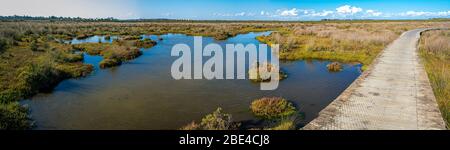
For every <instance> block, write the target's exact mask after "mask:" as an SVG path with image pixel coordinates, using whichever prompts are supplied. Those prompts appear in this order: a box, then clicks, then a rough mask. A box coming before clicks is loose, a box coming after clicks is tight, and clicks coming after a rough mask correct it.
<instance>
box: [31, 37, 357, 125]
mask: <svg viewBox="0 0 450 150" xmlns="http://www.w3.org/2000/svg"><path fill="white" fill-rule="evenodd" d="M261 34H269V32H263V33H248V34H241V35H238V36H236V37H233V38H230V39H228V40H226V41H215V40H213V39H212V38H204V39H203V43H204V44H207V43H210V42H215V43H219V44H225V43H243V44H248V43H254V44H259V42H258V41H257V40H256V39H255V37H256V36H258V35H261ZM161 37H162V38H163V40H161V41H158V40H157V39H158V37H157V36H153V35H149V36H144V38H152V39H154V40H156V41H158V44H157V45H156V46H154V47H152V48H150V49H142V51H143V55H142V56H140V57H138V58H137V59H134V60H132V61H129V62H126V63H124V64H122V65H121V66H119V67H115V68H110V69H99V68H98V63H99V62H100V61H101V60H102V57H101V56H89V55H85V60H84V61H85V63H89V64H92V65H94V66H95V71H94V72H93V73H92V74H91V75H89V76H88V77H85V78H79V79H69V80H65V81H63V82H61V83H60V84H59V85H58V86H57V87H56V88H55V89H54V91H53V92H52V93H46V94H44V93H42V94H38V95H37V96H34V97H33V98H32V99H29V100H24V101H23V102H22V103H24V104H27V105H28V106H29V107H30V109H31V114H32V118H33V119H34V120H35V121H36V125H37V127H36V129H178V128H180V127H181V126H183V125H185V124H187V123H189V122H191V121H192V120H196V121H197V122H198V121H199V120H200V119H201V118H202V117H203V116H204V115H206V114H208V113H210V112H212V111H214V110H215V109H216V108H217V107H222V108H223V110H224V111H225V112H227V113H231V114H232V115H233V118H234V119H235V120H236V121H245V120H252V119H255V118H254V117H253V116H252V114H251V113H250V111H249V105H250V103H251V101H252V100H254V99H257V98H261V97H264V96H281V97H284V98H286V99H288V100H290V101H292V102H293V103H294V104H295V105H296V106H297V108H299V110H300V112H301V113H302V114H303V115H304V120H302V121H301V122H300V123H299V126H302V125H304V124H305V123H307V122H309V121H311V120H312V119H314V118H315V117H316V116H317V114H318V112H319V111H320V110H322V109H323V108H324V107H325V106H327V105H328V104H329V103H330V102H331V101H332V100H333V99H335V98H336V97H337V96H338V95H339V94H340V93H341V92H342V91H343V90H345V89H346V88H347V87H348V86H349V85H350V84H351V83H352V82H353V80H355V79H356V78H357V77H358V76H359V75H360V71H359V70H360V67H361V66H360V65H352V64H345V65H344V70H343V71H341V72H337V73H331V72H328V71H327V68H326V65H327V64H328V63H330V62H328V61H315V60H312V61H289V62H281V64H280V66H281V68H282V69H283V70H284V71H286V72H287V73H288V78H287V79H285V80H283V81H281V82H280V85H279V87H278V89H277V90H274V91H261V90H259V88H260V87H259V84H255V83H252V82H250V81H249V80H174V79H172V77H171V73H170V68H171V65H172V63H173V61H174V60H175V59H177V57H171V56H170V52H171V48H172V46H173V45H174V44H179V43H186V44H188V45H190V46H191V47H193V37H192V36H186V35H182V34H166V35H161ZM99 39H100V40H101V41H102V42H111V41H112V40H104V39H103V37H98V36H95V37H91V38H88V39H84V40H76V41H72V43H80V42H98V41H99ZM113 39H114V38H113Z"/></svg>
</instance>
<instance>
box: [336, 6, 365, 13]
mask: <svg viewBox="0 0 450 150" xmlns="http://www.w3.org/2000/svg"><path fill="white" fill-rule="evenodd" d="M362 10H363V9H362V8H359V7H355V6H350V5H344V6H341V7H338V8H336V12H338V13H341V14H356V13H358V12H361V11H362Z"/></svg>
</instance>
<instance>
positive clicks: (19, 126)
mask: <svg viewBox="0 0 450 150" xmlns="http://www.w3.org/2000/svg"><path fill="white" fill-rule="evenodd" d="M28 111H29V110H28V108H27V107H23V106H21V105H20V104H19V103H18V102H11V103H7V104H0V130H24V129H30V128H31V127H32V121H31V118H30V117H29V116H28V114H27V113H28Z"/></svg>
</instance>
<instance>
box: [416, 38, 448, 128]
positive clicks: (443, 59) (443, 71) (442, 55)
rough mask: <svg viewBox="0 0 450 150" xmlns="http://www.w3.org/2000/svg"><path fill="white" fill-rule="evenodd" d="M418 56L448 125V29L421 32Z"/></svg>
mask: <svg viewBox="0 0 450 150" xmlns="http://www.w3.org/2000/svg"><path fill="white" fill-rule="evenodd" d="M419 49H420V56H421V58H422V60H423V62H424V65H425V70H426V71H427V73H428V78H429V79H430V82H431V86H432V87H433V91H434V95H435V96H436V100H437V103H438V105H439V108H440V110H441V113H442V116H443V118H444V120H445V121H446V123H447V128H449V127H450V126H449V125H450V30H432V31H426V32H424V33H423V34H422V37H421V40H420V46H419Z"/></svg>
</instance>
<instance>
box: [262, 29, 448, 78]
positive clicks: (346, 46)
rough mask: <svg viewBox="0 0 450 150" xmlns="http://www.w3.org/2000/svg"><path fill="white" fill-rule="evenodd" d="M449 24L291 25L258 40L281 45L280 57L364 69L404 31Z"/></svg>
mask: <svg viewBox="0 0 450 150" xmlns="http://www.w3.org/2000/svg"><path fill="white" fill-rule="evenodd" d="M448 25H449V23H448V22H440V23H432V22H408V23H405V22H373V23H368V22H359V23H322V24H317V23H311V24H307V23H306V24H293V25H292V26H290V27H285V28H282V29H281V30H277V32H273V33H272V34H271V35H269V36H261V37H258V38H257V39H258V40H259V41H261V42H264V43H267V44H269V45H270V44H280V58H281V59H286V60H298V59H324V60H332V61H339V62H358V63H361V64H363V70H364V69H365V68H367V66H368V65H370V64H371V63H372V61H373V60H374V59H375V58H376V56H377V55H378V54H379V53H380V52H381V51H382V50H383V49H384V48H385V47H386V46H387V45H388V44H389V43H391V42H392V41H393V40H395V39H396V38H398V36H399V35H400V34H401V33H402V32H404V31H407V30H410V29H414V28H421V27H430V26H433V27H438V26H448Z"/></svg>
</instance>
